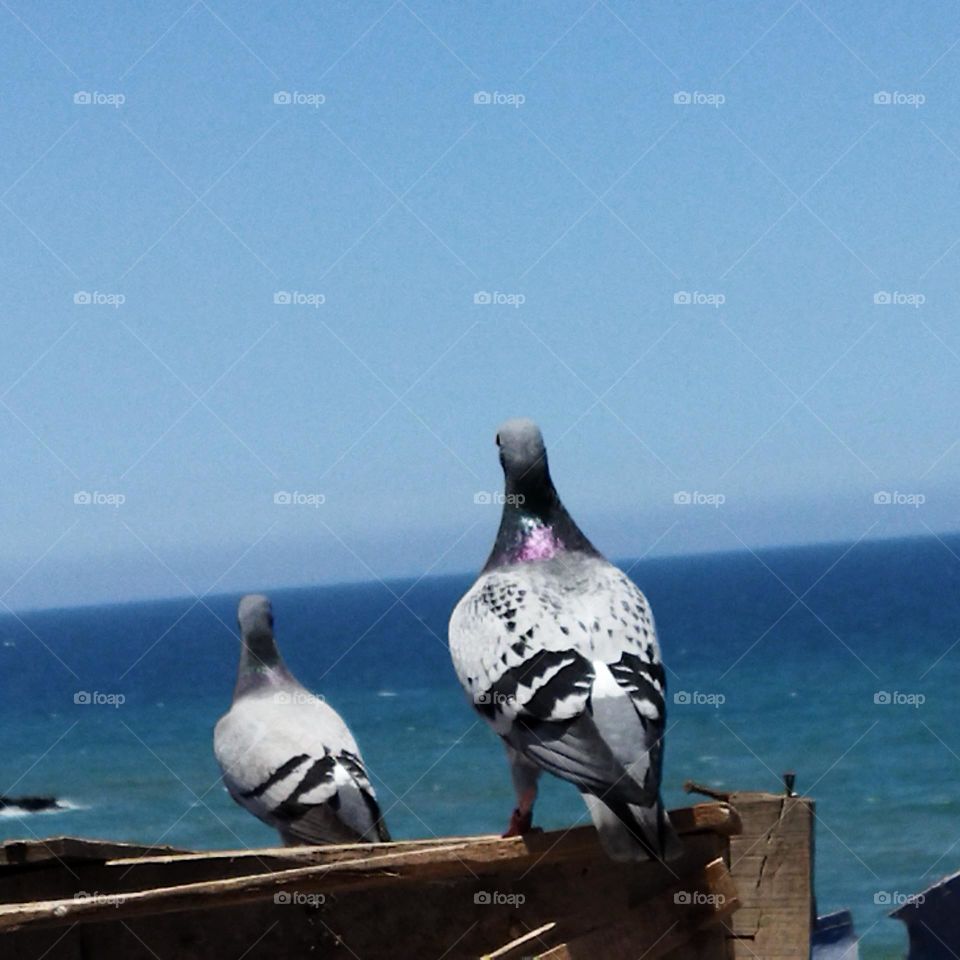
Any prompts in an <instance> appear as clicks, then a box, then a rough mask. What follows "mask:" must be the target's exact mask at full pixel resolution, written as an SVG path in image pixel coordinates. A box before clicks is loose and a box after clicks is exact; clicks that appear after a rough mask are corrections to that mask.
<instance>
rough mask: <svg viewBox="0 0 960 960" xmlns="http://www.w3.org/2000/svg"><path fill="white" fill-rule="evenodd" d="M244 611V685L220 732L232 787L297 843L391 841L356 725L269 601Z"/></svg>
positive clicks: (252, 599) (246, 601)
mask: <svg viewBox="0 0 960 960" xmlns="http://www.w3.org/2000/svg"><path fill="white" fill-rule="evenodd" d="M237 619H238V622H239V624H240V636H241V639H242V644H243V645H242V649H241V652H240V669H239V672H238V675H237V685H236V688H235V689H234V692H233V704H232V706H231V707H230V710H229V712H228V713H226V714H225V715H224V716H223V717H221V718H220V720H219V722H218V723H217V726H216V729H215V730H214V734H213V752H214V754H215V755H216V757H217V762H218V763H219V764H220V769H221V770H222V771H223V780H224V783H225V784H226V787H227V790H228V791H229V793H230V796H231V797H233V799H234V800H236V802H237V803H239V804H240V806H242V807H244V808H246V809H247V810H249V811H250V812H251V813H252V814H253V815H254V816H255V817H258V818H259V819H260V820H262V821H263V822H264V823H266V824H269V825H270V826H271V827H274V828H275V829H276V830H277V831H279V833H280V836H281V838H282V839H283V842H284V843H285V844H287V845H290V846H295V845H297V844H323V843H357V842H363V841H366V842H371V843H373V842H376V841H387V840H389V839H390V835H389V834H388V833H387V828H386V826H385V824H384V822H383V817H382V816H381V814H380V807H379V806H378V805H377V798H376V794H375V793H374V790H373V787H372V786H371V784H370V780H369V778H368V777H367V772H366V770H365V768H364V765H363V759H362V758H361V756H360V751H359V749H358V748H357V744H356V741H355V740H354V739H353V736H352V735H351V733H350V731H349V730H348V729H347V725H346V724H345V723H344V722H343V720H341V719H340V716H339V715H338V714H337V712H336V711H335V710H334V709H333V708H332V707H330V706H328V705H327V704H326V703H325V702H324V701H323V700H322V699H320V698H319V697H317V696H314V694H312V693H310V691H309V690H307V689H306V688H305V687H303V686H301V685H300V684H299V683H298V682H297V680H296V679H295V678H294V676H293V674H291V673H290V671H289V670H288V669H287V667H286V664H284V662H283V658H282V657H281V656H280V652H279V650H278V649H277V643H276V640H275V639H274V634H273V610H272V608H271V606H270V601H269V600H268V599H267V598H266V597H263V596H259V595H257V594H253V595H250V596H246V597H244V598H243V599H242V600H241V601H240V607H239V609H238V611H237Z"/></svg>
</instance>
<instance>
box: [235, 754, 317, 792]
mask: <svg viewBox="0 0 960 960" xmlns="http://www.w3.org/2000/svg"><path fill="white" fill-rule="evenodd" d="M309 759H310V756H309V754H306V753H301V754H299V755H298V756H296V757H291V758H290V759H289V760H288V761H287V762H286V763H285V764H283V765H282V766H280V767H278V768H277V769H276V770H274V771H273V773H271V774H270V776H269V777H267V779H266V780H264V781H263V783H261V784H260V785H259V786H258V787H254V788H253V789H252V790H247V791H246V792H244V793H241V794H240V796H241V797H243V798H244V799H245V800H255V799H256V798H257V797H259V796H262V795H263V794H265V793H266V792H267V791H268V790H269V789H270V788H271V787H273V786H275V785H276V784H278V783H279V782H280V781H281V780H286V778H287V777H289V776H290V774H291V773H293V771H294V770H296V769H297V767H299V766H300V764H301V763H303V762H304V760H309Z"/></svg>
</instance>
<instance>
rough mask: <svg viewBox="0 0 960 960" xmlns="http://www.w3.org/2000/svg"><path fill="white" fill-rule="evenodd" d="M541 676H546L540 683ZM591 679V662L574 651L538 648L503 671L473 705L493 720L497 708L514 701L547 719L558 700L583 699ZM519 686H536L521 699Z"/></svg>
mask: <svg viewBox="0 0 960 960" xmlns="http://www.w3.org/2000/svg"><path fill="white" fill-rule="evenodd" d="M544 677H549V679H548V680H547V681H546V682H545V683H543V685H542V686H540V685H539V684H540V683H541V682H542V681H543V678H544ZM593 680H594V670H593V665H592V664H591V663H590V661H589V660H587V658H586V657H584V656H582V655H581V654H579V653H577V651H576V650H539V651H538V652H537V653H535V654H533V656H531V657H529V658H528V659H526V660H524V661H523V663H518V664H517V665H516V666H515V667H511V668H510V669H509V670H507V671H505V672H504V673H503V675H502V676H501V677H500V678H499V679H498V680H497V681H496V682H495V683H493V684H492V685H491V686H490V687H489V689H488V690H486V691H485V692H484V693H482V694H480V696H479V697H477V699H476V707H477V709H478V710H479V711H480V713H482V714H483V715H484V716H485V717H487V718H489V719H493V717H494V714H495V713H496V711H497V708H498V707H502V706H503V705H504V704H508V703H516V704H517V705H518V706H519V707H520V708H521V709H522V712H523V713H525V714H529V715H530V716H534V717H539V718H540V719H543V720H550V719H551V718H553V717H554V715H555V708H556V705H557V704H558V703H559V702H560V701H561V700H564V699H566V698H567V697H569V696H574V695H575V696H581V697H584V698H585V697H586V696H587V695H588V694H589V693H590V687H591V686H592V684H593ZM521 687H525V688H527V689H528V690H529V689H531V688H533V687H538V689H537V690H536V692H534V693H533V694H532V695H531V696H530V697H529V699H526V700H521V699H520V697H519V696H518V691H519V690H520V688H521Z"/></svg>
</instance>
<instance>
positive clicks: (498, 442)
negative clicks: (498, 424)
mask: <svg viewBox="0 0 960 960" xmlns="http://www.w3.org/2000/svg"><path fill="white" fill-rule="evenodd" d="M497 446H498V447H499V446H500V434H499V433H498V434H497Z"/></svg>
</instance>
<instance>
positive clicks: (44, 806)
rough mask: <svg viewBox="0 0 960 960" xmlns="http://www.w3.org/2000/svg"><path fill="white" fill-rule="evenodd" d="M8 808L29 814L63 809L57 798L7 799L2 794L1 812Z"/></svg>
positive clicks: (0, 801) (0, 799)
mask: <svg viewBox="0 0 960 960" xmlns="http://www.w3.org/2000/svg"><path fill="white" fill-rule="evenodd" d="M7 807H19V808H20V809H21V810H26V811H27V813H39V812H40V811H41V810H62V809H63V807H62V806H61V804H60V801H59V800H57V798H56V797H5V796H3V795H2V794H0V810H5V809H6V808H7Z"/></svg>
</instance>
